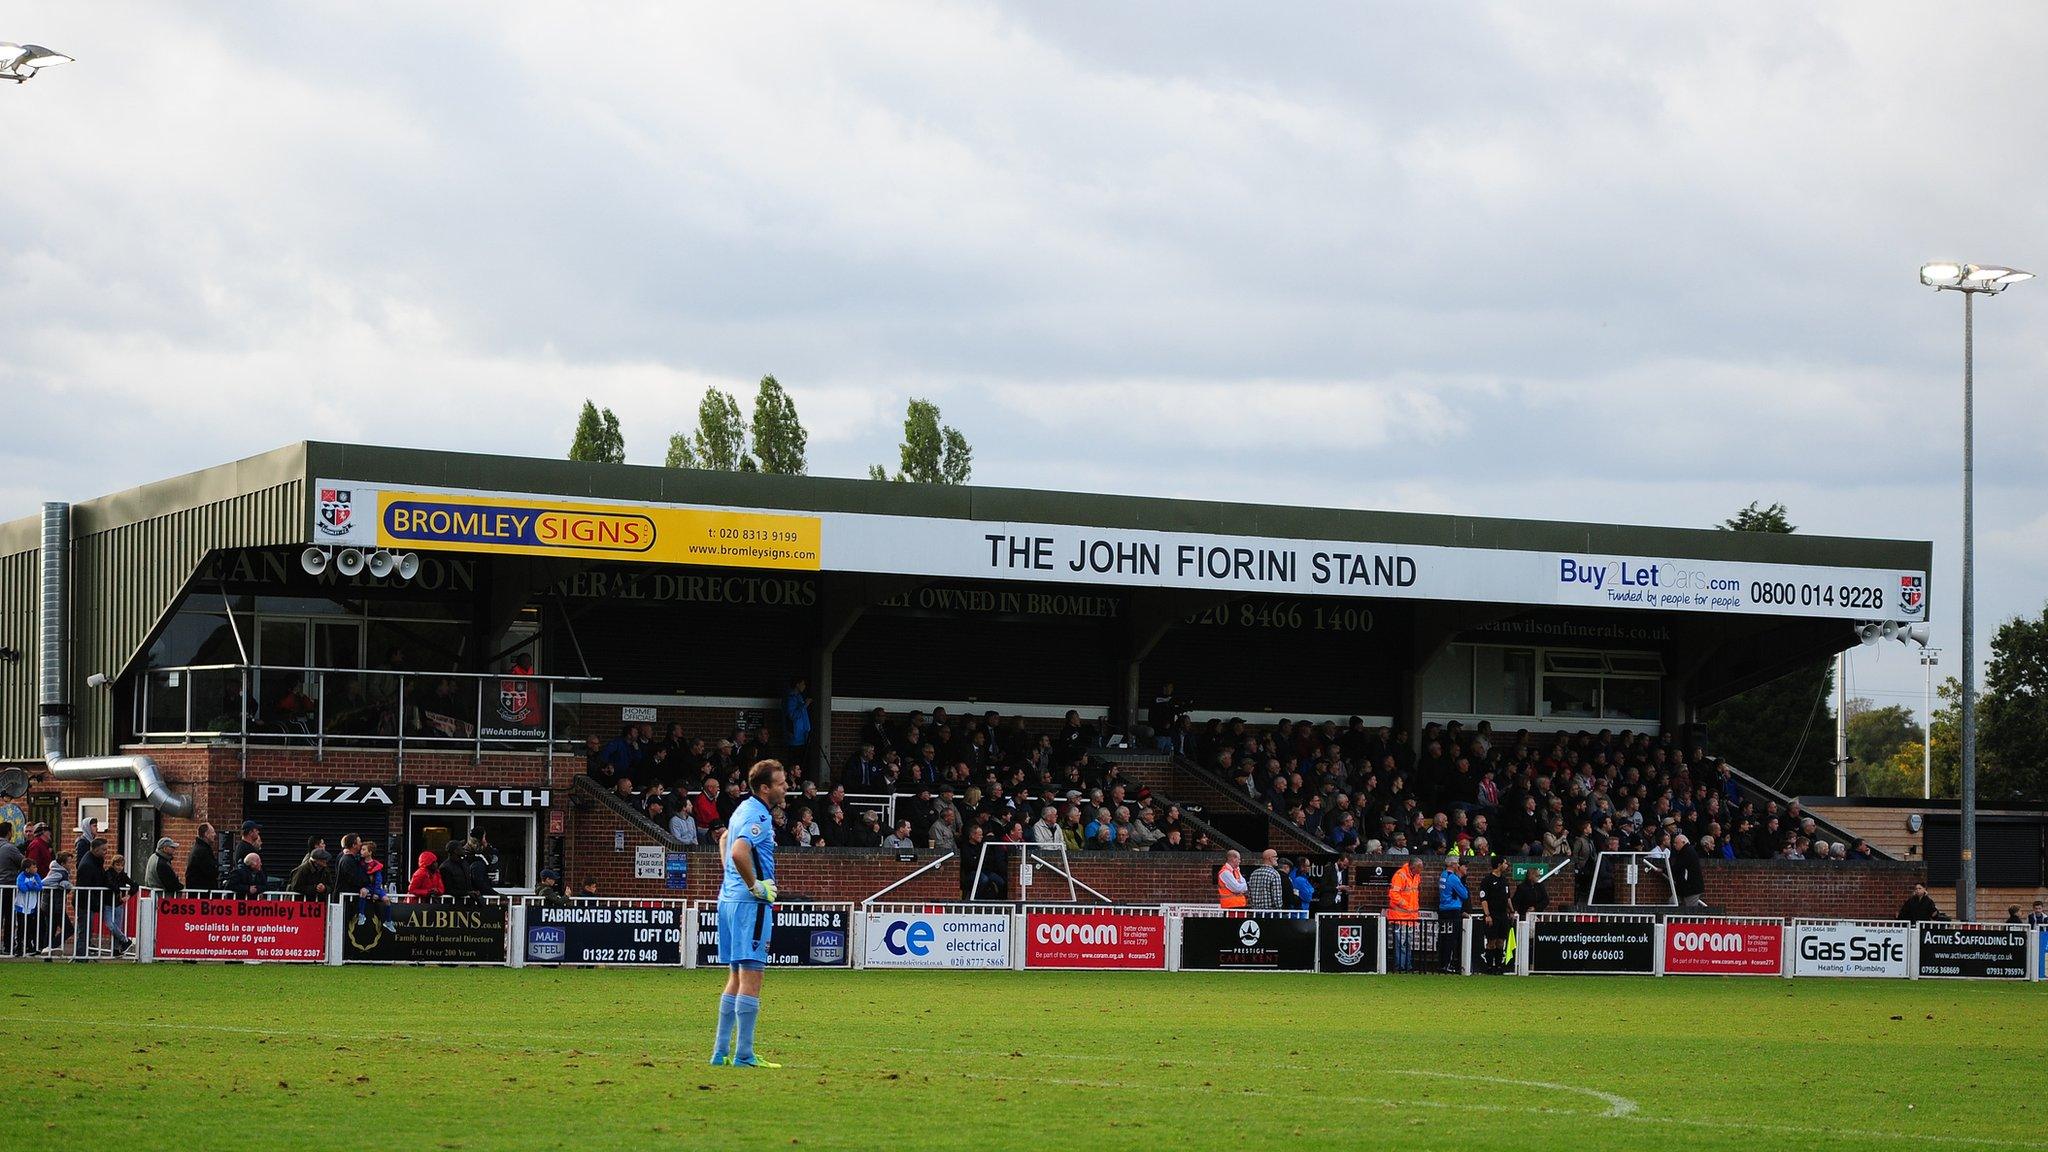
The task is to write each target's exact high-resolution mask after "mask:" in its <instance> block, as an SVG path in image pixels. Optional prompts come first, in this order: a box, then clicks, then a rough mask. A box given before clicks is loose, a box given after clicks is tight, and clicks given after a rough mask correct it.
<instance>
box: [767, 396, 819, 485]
mask: <svg viewBox="0 0 2048 1152" xmlns="http://www.w3.org/2000/svg"><path fill="white" fill-rule="evenodd" d="M753 432H754V456H755V458H756V459H758V460H759V461H760V462H761V471H763V472H770V473H773V474H775V475H777V476H801V475H803V474H804V473H805V472H806V471H808V470H809V468H810V465H809V464H808V463H807V462H806V461H805V459H804V449H805V448H807V447H809V445H810V442H811V437H810V434H809V433H807V432H805V431H804V422H803V421H802V420H799V419H798V418H797V414H796V401H794V400H791V399H790V398H789V393H787V392H785V391H783V390H782V384H781V382H780V381H778V380H776V379H775V377H773V376H763V377H761V387H760V390H759V391H757V392H755V393H754V427H753Z"/></svg>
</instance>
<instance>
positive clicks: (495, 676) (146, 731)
mask: <svg viewBox="0 0 2048 1152" xmlns="http://www.w3.org/2000/svg"><path fill="white" fill-rule="evenodd" d="M595 679H596V678H595V677H590V676H539V675H533V674H513V673H507V672H412V671H406V670H402V669H377V668H320V667H312V666H304V665H281V664H192V665H182V666H179V667H173V668H151V669H147V670H146V671H144V672H143V673H142V674H141V676H140V678H139V680H138V683H137V688H136V692H135V698H134V709H135V710H134V730H135V736H136V738H137V739H138V740H140V741H142V742H144V743H150V742H159V741H177V742H180V743H192V742H194V741H199V740H203V741H209V742H217V743H232V744H235V745H237V746H239V747H240V748H241V749H242V751H243V753H244V755H246V754H247V751H248V749H249V747H250V746H251V745H252V744H253V745H259V746H261V745H300V746H311V747H312V748H313V750H314V758H315V759H319V758H320V757H322V756H324V755H325V752H326V749H327V746H328V745H329V744H340V745H346V746H352V747H360V746H364V745H370V746H392V747H395V748H396V749H397V750H398V758H399V764H400V765H401V766H403V765H404V763H405V752H406V749H408V748H415V749H423V750H424V749H442V750H447V749H464V748H466V749H468V750H470V752H471V753H472V754H473V755H474V756H476V757H479V758H480V757H481V756H482V755H483V750H484V748H485V747H486V746H489V747H494V748H496V747H506V748H513V749H531V750H544V749H548V748H552V747H553V746H554V745H555V742H556V732H557V731H558V729H559V728H562V727H567V728H568V729H569V730H570V731H574V730H575V725H574V724H573V723H572V724H569V725H566V726H563V725H558V724H557V717H556V711H557V709H558V707H561V708H568V709H570V712H571V715H572V717H573V711H574V706H573V704H569V703H566V702H563V701H558V700H557V699H556V697H557V696H558V694H559V693H558V692H557V686H558V685H562V684H567V683H588V682H592V681H594V680H595Z"/></svg>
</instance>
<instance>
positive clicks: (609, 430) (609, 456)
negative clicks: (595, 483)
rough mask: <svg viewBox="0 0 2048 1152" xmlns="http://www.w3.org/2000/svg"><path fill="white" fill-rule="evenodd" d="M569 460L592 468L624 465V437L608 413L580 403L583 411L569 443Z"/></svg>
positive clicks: (615, 418) (615, 421)
mask: <svg viewBox="0 0 2048 1152" xmlns="http://www.w3.org/2000/svg"><path fill="white" fill-rule="evenodd" d="M569 459H571V460H586V461H589V462H591V463H593V464H624V463H625V462H626V437H625V435H624V434H623V433H621V432H620V431H619V418H618V417H617V416H615V415H613V414H612V410H611V409H609V408H606V409H603V410H602V411H600V410H599V409H598V407H597V405H595V404H592V403H591V402H590V401H588V400H585V401H584V402H583V411H582V413H580V414H579V415H578V416H577V417H576V436H575V438H574V439H572V440H570V441H569Z"/></svg>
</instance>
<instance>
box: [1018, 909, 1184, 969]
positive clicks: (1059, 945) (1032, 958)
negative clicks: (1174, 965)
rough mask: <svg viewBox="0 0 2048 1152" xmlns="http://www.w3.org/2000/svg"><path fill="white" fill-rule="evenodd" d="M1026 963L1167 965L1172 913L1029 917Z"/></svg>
mask: <svg viewBox="0 0 2048 1152" xmlns="http://www.w3.org/2000/svg"><path fill="white" fill-rule="evenodd" d="M1024 966H1025V967H1026V968H1151V969H1162V968H1165V967H1166V917H1164V916H1161V915H1157V914H1150V915H1146V914H1134V915H1123V914H1117V915H1104V916H1076V915H1071V914H1068V913H1064V912H1032V913H1029V914H1027V915H1026V916H1025V917H1024Z"/></svg>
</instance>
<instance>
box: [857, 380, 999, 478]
mask: <svg viewBox="0 0 2048 1152" xmlns="http://www.w3.org/2000/svg"><path fill="white" fill-rule="evenodd" d="M898 451H899V464H898V467H897V469H896V476H895V478H896V479H897V480H908V481H911V482H912V483H917V484H965V483H967V478H968V476H970V475H972V474H973V472H974V449H973V448H972V447H971V446H969V444H968V443H967V437H966V436H964V435H962V434H961V432H960V430H959V429H958V428H954V427H952V426H951V425H945V424H941V423H939V406H938V405H936V404H934V403H932V402H931V401H929V400H919V399H916V398H913V399H912V400H911V401H910V404H909V406H908V407H907V408H906V409H905V410H904V413H903V443H902V445H900V447H899V450H898ZM887 478H888V474H887V472H886V471H885V470H884V469H883V468H882V466H881V465H880V464H872V465H869V466H868V479H870V480H882V479H887Z"/></svg>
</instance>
